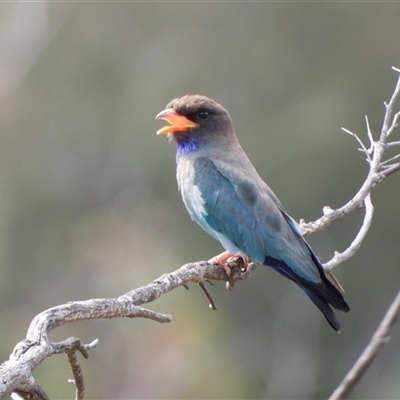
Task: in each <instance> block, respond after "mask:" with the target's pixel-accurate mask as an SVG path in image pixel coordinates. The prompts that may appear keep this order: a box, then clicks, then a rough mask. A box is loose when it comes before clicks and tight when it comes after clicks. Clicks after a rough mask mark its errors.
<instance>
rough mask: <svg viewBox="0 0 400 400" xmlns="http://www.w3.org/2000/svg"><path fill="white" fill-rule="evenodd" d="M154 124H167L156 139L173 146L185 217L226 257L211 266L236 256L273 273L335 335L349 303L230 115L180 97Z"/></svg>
mask: <svg viewBox="0 0 400 400" xmlns="http://www.w3.org/2000/svg"><path fill="white" fill-rule="evenodd" d="M156 119H159V120H165V121H167V122H168V125H165V126H163V127H162V128H161V129H159V130H158V131H157V134H158V135H166V136H167V138H168V140H169V141H172V142H175V144H176V165H177V168H176V178H177V183H178V187H179V190H180V193H181V196H182V200H183V202H184V204H185V206H186V209H187V211H188V213H189V215H190V217H191V218H192V219H193V220H194V221H195V222H197V223H198V224H199V225H200V227H201V228H203V229H204V230H205V231H206V232H207V233H208V234H210V235H211V236H212V237H214V238H215V239H217V240H218V241H219V242H220V243H221V245H222V246H223V247H224V248H225V250H226V251H225V252H223V253H221V254H220V255H218V256H216V257H213V258H212V259H211V260H210V261H209V262H211V263H213V264H219V265H222V266H223V267H224V268H226V263H227V262H228V261H229V260H230V259H231V257H234V256H240V257H241V258H242V259H243V261H244V265H245V266H247V265H248V262H249V261H251V262H254V263H256V264H263V265H266V266H268V267H270V268H272V269H273V270H275V271H277V272H278V273H279V274H281V275H282V276H284V277H285V278H288V279H289V280H291V281H292V282H294V283H295V284H297V285H298V286H299V287H300V289H302V290H303V292H305V294H306V295H307V296H308V297H309V298H310V299H311V301H312V302H313V303H314V304H315V305H316V306H317V307H318V309H319V310H320V311H321V312H322V314H323V315H324V316H325V318H326V320H327V321H328V323H329V324H330V326H331V327H332V328H333V329H335V330H336V331H338V332H339V331H340V329H341V325H340V322H339V321H338V319H337V317H336V315H335V313H334V311H333V310H332V307H333V308H335V309H337V310H341V311H344V312H348V311H350V308H349V306H348V304H347V303H346V301H345V299H344V298H343V295H342V294H341V292H340V291H339V290H338V289H337V288H336V287H335V286H334V285H333V284H332V283H331V281H329V279H328V278H327V277H326V275H325V272H324V268H323V266H322V264H321V262H320V261H319V260H318V258H317V256H316V255H315V254H314V252H313V251H312V249H311V247H310V245H309V244H308V243H307V242H306V241H305V239H304V237H303V236H302V229H301V227H300V225H299V224H297V222H296V221H295V220H294V219H293V218H292V217H290V216H289V215H288V214H287V213H286V211H285V209H284V208H283V206H282V204H281V202H280V201H279V200H278V198H277V197H276V195H275V194H274V192H273V191H272V190H271V189H270V188H269V186H268V185H267V184H266V183H265V182H264V181H263V180H262V178H261V177H260V176H259V174H258V173H257V171H256V169H255V168H254V166H253V164H252V163H251V161H250V160H249V158H248V156H247V155H246V153H245V152H244V150H243V148H242V147H241V145H240V143H239V141H238V138H237V136H236V133H235V129H234V126H233V122H232V119H231V117H230V115H229V113H228V111H227V110H226V109H225V108H224V107H223V106H222V105H220V104H219V103H218V102H216V101H215V100H212V99H210V98H208V97H206V96H203V95H198V94H197V95H185V96H182V97H178V98H175V99H173V100H172V101H170V102H169V103H168V104H167V106H166V108H165V109H164V110H163V111H161V112H160V113H159V114H158V115H157V116H156ZM226 270H227V269H226ZM227 272H228V273H229V270H227Z"/></svg>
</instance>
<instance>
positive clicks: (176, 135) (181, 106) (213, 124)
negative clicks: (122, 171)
mask: <svg viewBox="0 0 400 400" xmlns="http://www.w3.org/2000/svg"><path fill="white" fill-rule="evenodd" d="M156 119H164V120H166V121H167V122H169V123H170V125H167V126H164V127H163V128H161V129H160V130H158V131H157V134H158V135H162V134H167V135H168V138H169V139H172V140H174V141H175V142H176V143H177V150H178V153H184V154H187V153H189V152H192V151H196V150H198V149H201V148H204V147H210V146H215V145H219V144H223V143H227V142H229V141H230V140H232V138H233V140H236V136H235V132H234V129H233V125H232V120H231V118H230V116H229V113H228V111H226V110H225V108H224V107H222V106H221V105H220V104H219V103H217V102H216V101H214V100H212V99H210V98H208V97H205V96H201V95H186V96H183V97H178V98H176V99H174V100H172V101H170V102H169V103H168V104H167V107H166V109H165V110H163V111H161V112H160V113H159V114H158V115H157V117H156Z"/></svg>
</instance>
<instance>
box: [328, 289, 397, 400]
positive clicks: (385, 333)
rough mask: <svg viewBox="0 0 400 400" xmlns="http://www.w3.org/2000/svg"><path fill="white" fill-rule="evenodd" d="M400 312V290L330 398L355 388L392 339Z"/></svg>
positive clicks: (337, 398) (338, 399)
mask: <svg viewBox="0 0 400 400" xmlns="http://www.w3.org/2000/svg"><path fill="white" fill-rule="evenodd" d="M399 313H400V291H399V293H398V294H397V296H396V298H395V299H394V301H393V302H392V304H391V305H390V307H389V309H388V311H387V312H386V315H385V316H384V318H383V320H382V322H381V323H380V325H379V327H378V329H377V330H376V332H375V333H374V335H373V336H372V339H371V341H370V342H369V344H368V346H367V347H366V348H365V350H364V351H363V353H362V354H361V356H360V358H359V359H358V360H357V361H356V363H355V364H354V366H353V367H352V368H351V370H350V371H349V372H348V374H347V375H346V376H345V377H344V379H343V381H342V382H341V384H340V385H339V386H338V388H337V389H336V390H335V391H334V392H333V393H332V395H331V396H330V397H329V399H328V400H343V399H346V398H347V397H348V396H349V394H350V392H351V391H352V390H353V389H354V387H355V385H356V384H357V382H358V381H359V380H360V379H361V377H362V376H363V375H364V373H365V371H366V370H367V369H368V367H369V366H370V365H371V363H372V361H374V359H375V357H376V356H377V354H378V353H379V350H381V348H382V347H383V346H384V345H385V344H386V343H387V342H388V341H389V340H390V336H389V335H390V332H391V331H392V329H393V327H394V325H395V323H396V321H397V318H398V316H399Z"/></svg>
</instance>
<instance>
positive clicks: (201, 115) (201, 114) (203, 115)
mask: <svg viewBox="0 0 400 400" xmlns="http://www.w3.org/2000/svg"><path fill="white" fill-rule="evenodd" d="M197 116H198V117H199V118H201V119H207V118H208V117H209V116H210V112H209V111H207V110H202V111H199V112H198V113H197Z"/></svg>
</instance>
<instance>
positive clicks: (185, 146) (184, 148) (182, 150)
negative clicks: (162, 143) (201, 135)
mask: <svg viewBox="0 0 400 400" xmlns="http://www.w3.org/2000/svg"><path fill="white" fill-rule="evenodd" d="M198 148H199V143H198V142H197V139H196V138H195V137H194V136H192V135H190V134H187V133H186V134H184V135H180V136H179V137H178V138H177V141H176V153H177V155H183V154H189V153H191V152H192V151H196V150H198Z"/></svg>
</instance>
